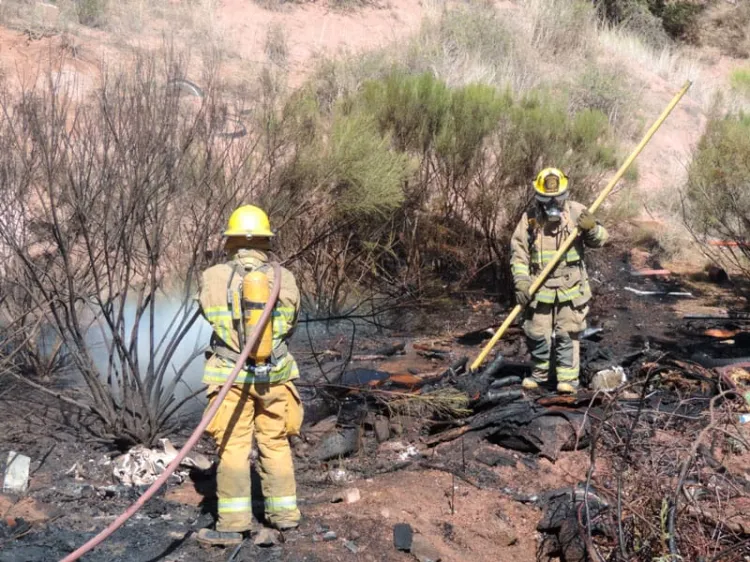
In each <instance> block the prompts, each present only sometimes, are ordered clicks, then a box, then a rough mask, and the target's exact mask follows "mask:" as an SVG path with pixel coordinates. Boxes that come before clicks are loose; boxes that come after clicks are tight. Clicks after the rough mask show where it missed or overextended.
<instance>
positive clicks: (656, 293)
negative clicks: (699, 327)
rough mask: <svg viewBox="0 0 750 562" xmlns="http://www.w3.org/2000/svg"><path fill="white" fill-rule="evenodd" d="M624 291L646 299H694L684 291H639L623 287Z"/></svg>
mask: <svg viewBox="0 0 750 562" xmlns="http://www.w3.org/2000/svg"><path fill="white" fill-rule="evenodd" d="M625 290H626V291H630V292H631V293H633V294H635V295H638V296H639V297H648V296H660V297H685V298H690V299H692V298H695V297H693V294H692V293H688V292H685V291H641V290H640V289H633V287H625Z"/></svg>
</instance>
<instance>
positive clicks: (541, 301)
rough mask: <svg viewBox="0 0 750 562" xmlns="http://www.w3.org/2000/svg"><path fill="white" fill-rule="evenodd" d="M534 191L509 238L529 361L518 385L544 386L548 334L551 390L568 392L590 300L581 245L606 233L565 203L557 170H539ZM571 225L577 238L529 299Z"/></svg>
mask: <svg viewBox="0 0 750 562" xmlns="http://www.w3.org/2000/svg"><path fill="white" fill-rule="evenodd" d="M534 190H535V191H536V197H535V199H536V204H535V205H534V206H533V207H531V208H530V209H528V210H527V211H526V212H525V213H524V214H523V217H521V221H520V222H519V223H518V226H517V227H516V230H515V231H514V232H513V238H512V239H511V260H510V263H511V270H512V272H513V281H514V283H515V288H516V301H517V302H518V304H520V305H521V306H526V305H528V308H527V311H526V320H525V322H524V332H525V333H526V338H527V341H528V346H529V351H530V352H531V357H532V359H533V361H534V371H533V373H532V376H531V377H527V378H525V379H524V380H523V387H524V388H525V389H527V390H533V389H535V388H538V387H539V385H540V384H543V383H546V382H547V380H548V376H549V371H550V359H551V352H552V340H553V338H552V335H553V334H554V343H555V354H554V359H555V365H556V374H557V391H558V392H559V393H568V394H572V393H575V392H576V391H577V389H578V371H579V366H580V342H579V339H578V338H579V335H580V333H581V332H582V331H583V330H584V329H585V328H586V315H587V314H588V311H589V307H588V302H589V300H591V288H590V287H589V281H588V275H587V274H586V265H585V264H584V262H583V253H584V247H586V246H589V247H591V248H598V247H601V246H602V245H603V244H604V243H605V242H606V240H607V236H608V235H607V231H606V230H605V229H604V227H603V226H601V225H600V224H598V223H597V222H596V220H595V219H594V217H593V215H591V213H589V211H588V209H586V208H585V207H584V206H583V205H581V204H580V203H576V202H575V201H568V178H567V177H566V176H565V174H563V173H562V172H561V171H560V170H558V169H556V168H547V169H545V170H542V171H541V172H540V173H539V175H538V176H537V178H536V181H535V182H534ZM576 226H578V228H579V229H580V231H581V234H580V236H578V238H577V239H576V241H575V243H574V244H573V245H572V246H571V247H570V249H569V250H568V252H567V253H566V254H565V255H563V257H562V258H561V259H560V263H559V264H558V265H557V267H556V268H555V269H554V270H553V271H552V273H550V275H549V277H548V278H547V280H546V281H545V283H544V284H543V285H542V286H541V287H540V288H539V290H538V291H537V293H536V294H535V295H534V297H533V299H532V298H531V297H530V295H529V289H530V287H531V283H532V281H533V280H534V279H535V278H536V276H537V275H539V273H540V272H541V271H542V269H543V268H544V267H545V266H546V265H547V264H548V263H549V262H550V261H551V260H552V259H553V257H554V256H555V253H556V252H557V250H558V249H559V248H560V246H561V245H562V243H563V241H564V240H565V238H567V237H568V236H569V235H570V233H571V232H572V231H573V229H574V228H575V227H576Z"/></svg>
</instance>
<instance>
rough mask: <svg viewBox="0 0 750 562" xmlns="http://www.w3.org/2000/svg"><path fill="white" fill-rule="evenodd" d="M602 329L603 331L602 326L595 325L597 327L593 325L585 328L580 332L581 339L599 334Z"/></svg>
mask: <svg viewBox="0 0 750 562" xmlns="http://www.w3.org/2000/svg"><path fill="white" fill-rule="evenodd" d="M603 331H604V328H599V327H597V328H594V327H590V328H586V329H585V330H584V331H583V332H581V339H582V340H587V339H589V338H592V337H594V336H596V335H598V334H601V333H602V332H603Z"/></svg>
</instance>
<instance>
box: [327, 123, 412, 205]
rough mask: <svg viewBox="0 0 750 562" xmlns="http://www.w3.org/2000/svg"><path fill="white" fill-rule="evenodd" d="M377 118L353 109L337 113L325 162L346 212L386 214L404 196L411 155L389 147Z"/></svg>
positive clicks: (339, 203)
mask: <svg viewBox="0 0 750 562" xmlns="http://www.w3.org/2000/svg"><path fill="white" fill-rule="evenodd" d="M389 144H390V143H389V141H388V139H387V138H384V137H383V136H382V135H380V133H379V132H378V128H377V125H376V123H375V120H374V119H373V118H372V117H371V116H368V115H363V114H360V113H354V114H349V115H344V114H339V115H337V116H336V118H335V120H334V123H333V127H332V131H331V139H330V143H329V144H328V146H329V152H328V154H327V155H326V157H324V158H323V165H324V166H325V169H326V171H327V173H328V174H330V180H329V181H330V183H331V186H332V188H333V195H334V197H335V201H336V204H335V206H336V209H337V211H338V212H340V213H342V214H344V215H347V216H359V217H362V216H368V215H383V214H386V213H387V212H389V211H392V210H394V209H396V208H398V207H399V206H400V205H401V203H402V201H403V200H404V192H403V186H404V181H405V180H406V177H407V173H408V170H409V168H408V158H407V157H406V155H405V154H403V153H398V152H395V151H393V150H391V149H390V146H389Z"/></svg>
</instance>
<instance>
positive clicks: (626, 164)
mask: <svg viewBox="0 0 750 562" xmlns="http://www.w3.org/2000/svg"><path fill="white" fill-rule="evenodd" d="M690 86H692V82H691V81H690V80H688V81H687V82H686V83H685V85H684V86H683V87H682V89H681V90H680V91H679V92H677V94H676V95H675V97H674V98H672V101H671V102H669V105H668V106H667V107H666V109H664V111H663V112H662V114H661V115H660V116H659V118H658V119H657V120H656V121H654V124H653V125H651V128H650V129H649V130H648V132H646V135H645V136H644V137H643V140H641V142H640V143H638V146H636V147H635V149H634V150H633V152H632V153H631V154H630V156H628V158H627V160H625V162H623V164H622V166H620V169H619V170H617V173H616V174H615V175H614V177H613V178H612V179H611V180H610V181H609V183H608V184H607V186H606V187H605V188H604V189H603V190H602V192H601V193H600V194H599V197H597V198H596V201H594V202H593V203H592V204H591V206H590V207H589V211H590V212H591V213H595V212H596V211H597V210H598V209H599V207H600V206H601V204H602V203H603V202H604V200H605V199H606V198H607V197H608V196H609V194H610V193H612V190H613V189H614V188H615V185H617V182H618V181H620V179H621V178H622V176H623V175H625V172H627V171H628V168H630V165H631V164H632V163H633V161H634V160H635V159H636V157H637V156H638V155H639V154H640V153H641V151H642V150H643V149H644V147H645V146H646V145H647V144H648V142H649V141H650V140H651V137H653V136H654V133H656V131H658V130H659V127H661V125H662V123H664V121H665V119H666V118H667V117H668V116H669V114H670V113H672V110H673V109H674V108H675V106H676V105H677V104H678V103H679V102H680V100H681V99H682V96H684V95H685V94H686V93H687V91H688V90H689V89H690ZM579 234H580V230H579V229H578V227H575V228H574V229H573V232H571V233H570V236H568V237H567V238H566V239H565V240H564V241H563V243H562V245H561V246H560V249H558V250H557V253H556V254H555V256H554V258H552V261H550V262H549V263H548V264H547V266H546V267H545V268H544V269H543V270H542V272H541V273H540V274H539V276H538V277H537V278H536V280H535V281H534V282H533V283H532V284H531V287H530V289H529V294H530V295H531V296H532V297H533V296H534V295H535V294H536V292H537V291H538V290H539V288H540V287H541V286H542V285H543V284H544V282H545V281H546V280H547V277H548V276H549V274H550V273H552V270H554V269H555V267H557V263H558V262H559V261H560V258H562V257H563V256H564V255H565V253H566V252H567V251H568V249H569V248H570V246H571V245H572V244H573V242H575V239H576V238H577V237H578V235H579ZM522 310H523V307H522V306H521V305H520V304H517V305H516V306H515V307H514V308H513V310H511V311H510V314H509V315H508V317H507V318H506V319H505V322H503V323H502V325H501V326H500V328H499V329H498V331H497V332H496V333H495V335H494V336H492V339H491V340H490V341H489V342H488V343H487V345H486V346H484V349H483V350H482V352H481V353H480V354H479V355H478V356H477V358H476V359H475V360H474V362H473V363H472V364H471V370H472V371H476V370H477V369H478V368H479V367H480V366H481V365H482V363H483V362H484V360H485V358H486V357H487V355H488V354H489V352H490V351H491V350H492V348H493V347H495V344H496V343H497V342H498V341H499V340H500V338H501V337H503V335H504V334H505V332H506V331H507V330H508V328H509V327H510V325H511V324H512V323H513V322H514V321H515V319H516V318H517V317H518V315H519V314H521V311H522Z"/></svg>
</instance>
